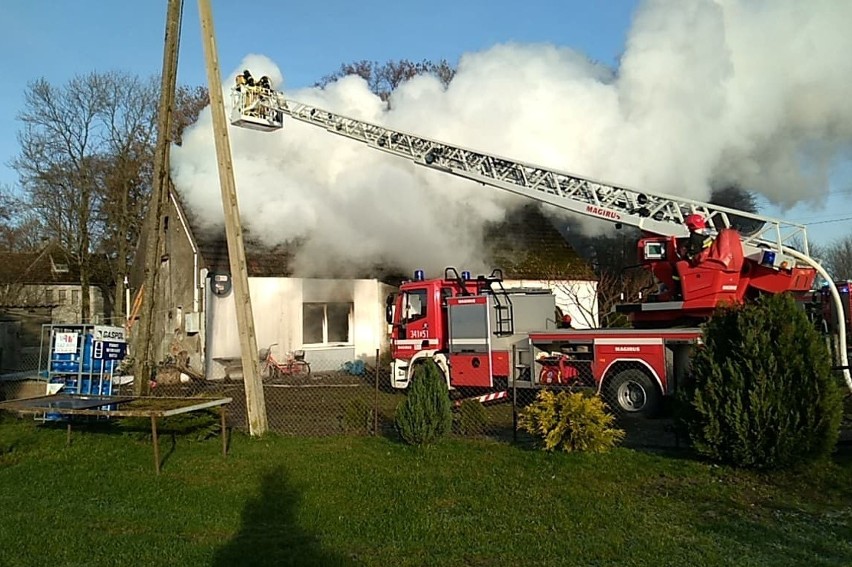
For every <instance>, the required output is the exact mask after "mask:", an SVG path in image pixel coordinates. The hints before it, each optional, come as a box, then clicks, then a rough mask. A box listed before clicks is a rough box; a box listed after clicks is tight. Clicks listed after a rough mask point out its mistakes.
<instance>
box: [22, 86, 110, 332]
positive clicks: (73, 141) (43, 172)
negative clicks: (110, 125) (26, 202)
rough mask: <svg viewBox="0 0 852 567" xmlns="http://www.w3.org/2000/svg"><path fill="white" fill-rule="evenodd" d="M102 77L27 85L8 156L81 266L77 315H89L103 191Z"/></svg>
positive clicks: (35, 205)
mask: <svg viewBox="0 0 852 567" xmlns="http://www.w3.org/2000/svg"><path fill="white" fill-rule="evenodd" d="M105 84H106V78H105V77H104V76H103V75H98V74H95V73H91V74H89V75H84V76H77V77H74V78H73V79H71V80H70V81H69V82H68V83H67V84H66V85H65V86H63V87H58V88H57V87H54V86H53V85H51V84H50V83H48V82H47V81H46V80H45V79H38V80H36V81H34V82H32V83H30V84H29V85H28V88H27V90H26V92H25V95H24V101H25V102H24V104H25V106H24V110H23V111H22V112H21V113H20V114H19V115H18V119H19V120H20V122H21V123H23V130H21V131H20V132H19V133H18V140H19V142H20V144H21V153H20V155H19V156H18V157H17V158H16V159H15V160H14V161H13V162H12V167H13V168H14V169H15V170H16V171H17V172H18V175H19V176H20V180H21V186H22V187H23V189H24V190H25V191H26V192H27V193H28V194H29V197H30V205H31V206H32V207H33V208H34V209H35V210H36V211H38V213H39V214H40V215H41V216H42V218H44V219H45V221H46V222H45V226H46V228H47V229H48V230H50V231H52V232H53V233H54V234H53V236H55V237H56V239H57V240H58V241H59V242H60V243H62V245H63V246H64V247H65V248H66V249H67V250H69V251H70V252H71V253H72V254H73V255H74V259H75V260H76V261H77V263H78V264H79V266H80V286H81V294H80V295H81V306H80V310H81V317H82V320H83V321H88V320H89V316H90V313H89V312H90V305H89V280H90V272H89V256H90V253H91V244H92V228H93V222H94V218H95V215H94V213H95V211H96V210H97V208H98V205H99V197H100V195H101V193H102V191H101V176H100V169H101V154H102V152H103V150H104V148H105V141H104V139H103V136H102V132H103V125H102V123H101V122H100V120H99V115H100V114H101V113H102V112H103V110H104V107H105V105H106V102H107V91H106V89H105Z"/></svg>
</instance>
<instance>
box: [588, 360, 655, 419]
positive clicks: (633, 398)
mask: <svg viewBox="0 0 852 567" xmlns="http://www.w3.org/2000/svg"><path fill="white" fill-rule="evenodd" d="M599 393H600V394H601V396H602V397H603V398H604V401H605V402H606V403H607V404H608V405H609V406H610V407H611V408H612V409H613V411H614V412H615V413H616V414H617V415H620V416H623V417H652V416H653V415H655V414H656V412H657V411H658V410H659V408H660V405H661V404H662V398H663V390H662V387H661V385H660V379H659V377H658V376H656V374H655V373H654V371H653V370H652V369H651V368H649V367H648V366H647V364H645V363H644V362H643V361H641V360H636V361H631V362H629V363H627V364H625V361H619V362H618V363H615V364H613V365H611V366H610V368H608V369H607V372H606V374H605V375H604V380H603V381H602V382H601V386H600V389H599Z"/></svg>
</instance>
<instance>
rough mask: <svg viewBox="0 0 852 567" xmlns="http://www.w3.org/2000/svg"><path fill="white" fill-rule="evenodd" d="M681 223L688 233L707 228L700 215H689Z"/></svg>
mask: <svg viewBox="0 0 852 567" xmlns="http://www.w3.org/2000/svg"><path fill="white" fill-rule="evenodd" d="M683 223H684V224H685V225H686V228H688V229H689V231H690V232H697V231H699V230H704V229H705V228H707V223H706V222H705V221H704V217H702V216H701V215H694V214H693V215H689V216H687V217H686V218H685V219H684V221H683Z"/></svg>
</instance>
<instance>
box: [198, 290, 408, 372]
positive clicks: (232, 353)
mask: <svg viewBox="0 0 852 567" xmlns="http://www.w3.org/2000/svg"><path fill="white" fill-rule="evenodd" d="M392 289H393V288H391V287H390V286H387V285H385V284H382V283H381V282H379V281H377V280H323V279H301V278H249V293H250V295H251V302H252V313H253V317H254V324H255V335H256V338H257V346H258V349H263V348H266V347H269V346H270V345H273V344H275V346H274V347H273V353H274V354H275V355H276V356H281V357H283V355H284V354H285V353H287V352H289V351H293V350H300V349H301V350H304V351H305V358H306V360H308V361H309V362H311V364H312V368H314V369H315V370H336V369H338V368H339V367H340V365H342V364H343V363H344V362H347V361H350V360H353V359H355V358H359V359H362V360H373V359H374V358H375V354H376V350H377V349H384V348H387V344H388V337H387V323H386V322H385V318H384V305H385V297H386V295H387V294H388V293H390V291H391V290H392ZM205 293H206V295H207V306H208V309H207V317H206V326H207V347H206V353H207V368H208V375H209V376H211V377H213V378H215V377H218V376H217V375H218V374H222V371H221V368H218V369H217V366H218V367H221V366H222V365H221V363H217V359H229V358H238V357H239V356H240V341H239V334H238V330H237V318H236V309H235V307H234V294H233V291H231V293H229V294H228V295H226V296H224V297H219V296H215V295H213V294H212V292H211V291H210V289H209V286H208V287H207V288H206V291H205ZM330 302H335V303H352V304H353V308H352V313H351V315H350V320H349V336H350V340H349V341H347V342H344V343H332V344H323V345H312V344H307V345H306V344H305V343H304V337H303V326H302V323H303V317H304V313H303V304H304V303H330Z"/></svg>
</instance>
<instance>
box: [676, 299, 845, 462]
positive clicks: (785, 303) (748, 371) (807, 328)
mask: <svg viewBox="0 0 852 567" xmlns="http://www.w3.org/2000/svg"><path fill="white" fill-rule="evenodd" d="M831 364H832V363H831V358H830V356H829V352H828V348H827V346H826V344H825V342H824V340H823V338H822V337H821V336H820V335H819V333H818V332H817V331H816V330H815V329H814V327H813V325H812V324H811V323H810V322H809V321H808V318H807V315H806V314H805V312H804V310H803V309H801V308H800V307H799V306H798V305H797V304H796V301H795V300H794V299H793V298H792V297H790V296H789V295H787V294H778V295H772V296H769V295H767V296H764V297H762V298H760V300H759V301H757V302H754V303H751V304H748V305H745V306H738V307H727V308H723V309H721V310H719V311H718V312H717V313H716V314H715V315H714V317H713V318H712V319H711V320H710V321H709V322H708V323H707V325H706V327H705V330H704V346H703V348H701V349H700V350H699V352H698V353H697V354H696V356H695V357H694V358H693V368H692V378H691V380H690V381H689V382H688V383H687V384H686V387H685V388H683V389H682V391H681V401H683V402H685V404H683V405H684V408H685V411H684V413H683V415H682V416H681V418H680V419H681V421H682V425H683V426H684V428H685V430H686V431H687V432H688V434H689V437H690V439H691V441H692V443H693V446H694V447H695V449H696V450H697V451H698V452H699V453H700V454H702V455H704V456H706V457H708V458H710V459H712V460H715V461H719V462H724V463H728V464H732V465H735V466H740V467H745V468H756V469H777V468H784V467H788V466H791V465H793V464H796V463H804V462H810V461H813V460H817V459H820V458H823V457H826V456H827V455H829V454H830V453H831V451H832V450H833V448H834V445H835V443H836V441H837V436H838V431H839V426H840V419H841V415H842V406H841V396H840V390H839V387H838V384H837V382H836V381H835V378H834V376H833V375H832V370H831Z"/></svg>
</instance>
